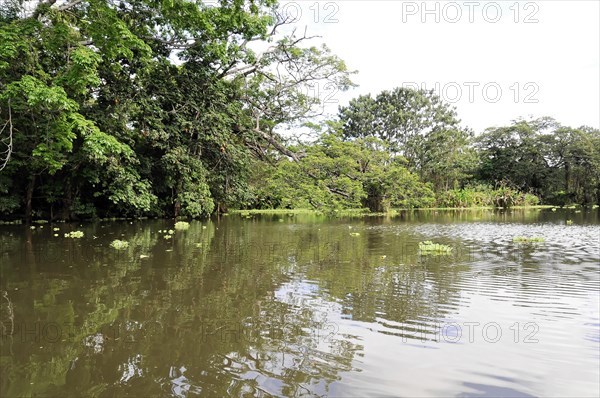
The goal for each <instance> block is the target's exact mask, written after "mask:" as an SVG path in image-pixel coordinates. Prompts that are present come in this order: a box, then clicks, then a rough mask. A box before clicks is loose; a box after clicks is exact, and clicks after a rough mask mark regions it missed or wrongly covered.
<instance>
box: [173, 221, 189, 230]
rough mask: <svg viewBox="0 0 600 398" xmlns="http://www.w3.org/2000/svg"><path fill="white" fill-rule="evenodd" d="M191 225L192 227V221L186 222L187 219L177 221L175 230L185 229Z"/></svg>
mask: <svg viewBox="0 0 600 398" xmlns="http://www.w3.org/2000/svg"><path fill="white" fill-rule="evenodd" d="M189 227H190V223H189V222H186V221H177V222H176V223H175V230H176V231H185V230H186V229H188V228H189Z"/></svg>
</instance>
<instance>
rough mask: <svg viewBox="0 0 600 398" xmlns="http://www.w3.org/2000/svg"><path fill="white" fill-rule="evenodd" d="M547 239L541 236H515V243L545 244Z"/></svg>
mask: <svg viewBox="0 0 600 398" xmlns="http://www.w3.org/2000/svg"><path fill="white" fill-rule="evenodd" d="M545 241H546V239H544V238H542V237H541V236H515V237H514V238H513V242H515V243H540V242H545Z"/></svg>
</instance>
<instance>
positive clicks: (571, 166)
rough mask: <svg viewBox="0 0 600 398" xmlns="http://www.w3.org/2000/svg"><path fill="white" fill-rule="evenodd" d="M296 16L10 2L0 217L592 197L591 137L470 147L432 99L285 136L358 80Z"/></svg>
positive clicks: (385, 97) (559, 135) (254, 9)
mask: <svg viewBox="0 0 600 398" xmlns="http://www.w3.org/2000/svg"><path fill="white" fill-rule="evenodd" d="M4 4H5V5H6V6H4ZM28 7H29V8H28ZM289 22H290V21H289V20H288V19H286V17H285V16H284V15H282V14H281V13H280V12H279V11H278V5H277V3H276V2H275V1H274V0H235V1H221V2H219V4H216V5H214V4H208V3H205V2H202V1H188V0H169V1H155V0H126V1H116V0H42V1H38V2H27V3H25V2H22V1H20V0H8V1H5V2H4V3H3V7H2V10H1V12H0V118H2V120H1V121H0V215H2V217H24V218H26V219H31V218H32V217H38V218H39V217H45V218H50V219H57V218H60V219H76V218H94V217H106V216H160V217H164V216H189V217H201V216H207V215H209V214H212V213H214V212H223V211H226V209H227V208H231V207H233V208H252V207H273V206H276V207H277V206H279V207H293V206H311V207H314V208H318V209H329V210H331V209H340V208H347V207H367V208H369V209H371V210H373V211H383V210H385V209H387V208H389V207H398V206H400V207H424V206H432V205H442V204H443V205H452V204H456V205H458V206H467V205H473V204H477V203H484V202H485V203H494V204H507V203H512V204H514V203H520V201H521V202H523V201H529V202H531V201H533V200H532V199H531V198H530V199H531V200H529V199H528V200H525V197H526V196H525V195H530V196H533V195H534V196H535V197H536V200H537V201H539V200H540V199H541V200H542V202H545V203H559V204H566V203H593V202H596V203H597V202H598V201H599V198H600V181H599V180H598V178H599V177H598V176H599V175H600V154H599V149H598V148H600V138H599V132H598V130H597V129H593V128H590V127H579V128H571V127H567V126H562V125H560V124H559V123H558V122H557V121H554V120H553V119H550V118H540V119H536V120H522V119H521V120H517V121H515V122H514V123H512V124H511V125H509V126H503V127H494V128H490V129H488V130H486V131H485V132H483V134H480V135H479V136H475V134H474V133H473V132H472V131H471V130H470V129H468V128H466V127H464V126H463V125H462V124H461V122H460V120H459V119H458V115H457V112H456V110H455V108H453V107H452V106H450V105H449V104H446V103H445V102H444V101H442V100H441V99H440V98H439V97H438V96H437V95H436V94H435V93H434V92H431V91H424V90H415V89H412V88H395V89H391V90H385V91H383V92H381V93H380V94H377V95H376V96H371V95H363V96H359V97H358V98H356V99H354V100H351V101H350V103H349V104H348V105H346V106H342V107H340V109H339V113H338V115H337V117H334V118H331V119H330V120H326V121H323V120H320V122H321V130H320V132H319V134H318V138H317V140H316V141H314V142H298V141H290V140H289V139H286V137H285V136H282V135H281V131H282V128H285V127H290V126H293V127H294V128H296V127H300V126H307V125H308V126H312V127H315V126H317V125H318V124H319V123H318V122H319V120H318V119H317V117H318V116H321V113H322V107H321V106H320V105H322V104H321V103H320V102H321V100H320V99H319V98H318V96H312V95H310V92H311V87H314V85H315V84H320V85H321V87H324V86H325V85H328V86H329V87H333V88H335V89H336V90H347V89H349V88H351V87H353V86H354V83H353V82H352V79H351V78H352V75H353V73H354V71H352V70H351V69H349V68H348V67H347V66H346V65H345V63H344V62H343V60H341V59H340V58H339V57H337V56H336V55H335V54H333V53H332V52H331V50H330V49H329V48H328V47H327V46H325V45H317V43H315V42H314V41H311V39H314V38H313V37H311V36H309V35H308V34H307V32H304V33H302V34H300V33H298V32H297V31H296V30H292V29H290V26H288V24H289ZM498 190H500V191H498ZM473 192H478V193H477V194H475V193H473ZM507 192H512V193H514V195H516V196H518V198H520V199H514V200H512V199H511V200H508V201H507V200H505V199H502V200H500V199H498V198H506V197H507ZM482 195H483V196H482ZM509 196H510V195H509ZM475 197H477V198H480V199H477V200H475V199H473V200H471V199H469V200H466V199H465V198H475ZM482 197H485V198H487V199H485V200H483V199H481V198H482Z"/></svg>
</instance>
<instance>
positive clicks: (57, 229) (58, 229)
mask: <svg viewBox="0 0 600 398" xmlns="http://www.w3.org/2000/svg"><path fill="white" fill-rule="evenodd" d="M52 230H53V231H60V228H52Z"/></svg>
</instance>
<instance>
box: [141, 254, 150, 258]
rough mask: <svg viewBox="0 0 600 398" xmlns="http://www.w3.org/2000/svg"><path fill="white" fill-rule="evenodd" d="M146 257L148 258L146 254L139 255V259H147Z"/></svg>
mask: <svg viewBox="0 0 600 398" xmlns="http://www.w3.org/2000/svg"><path fill="white" fill-rule="evenodd" d="M148 257H150V256H149V255H147V254H140V259H144V258H148Z"/></svg>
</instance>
